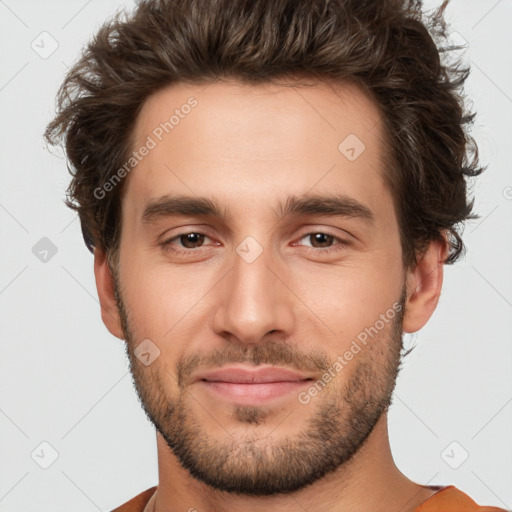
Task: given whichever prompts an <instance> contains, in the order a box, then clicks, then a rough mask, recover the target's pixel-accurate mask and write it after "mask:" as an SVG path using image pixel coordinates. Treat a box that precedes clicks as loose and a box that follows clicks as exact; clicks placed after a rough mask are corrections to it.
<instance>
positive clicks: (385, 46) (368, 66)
mask: <svg viewBox="0 0 512 512" xmlns="http://www.w3.org/2000/svg"><path fill="white" fill-rule="evenodd" d="M420 7H421V6H420V5H418V4H417V3H415V4H412V3H411V4H410V5H409V2H405V3H404V2H402V1H398V0H387V1H382V0H379V1H374V2H371V1H370V2H360V1H356V0H353V1H349V0H251V1H244V0H161V1H158V0H155V1H151V0H148V1H141V2H139V4H138V6H137V8H136V10H135V12H134V13H133V14H132V15H131V16H129V17H127V18H126V19H124V20H121V19H120V18H115V19H113V20H112V21H111V22H110V23H107V24H105V25H104V26H103V27H102V28H101V29H100V31H99V32H98V34H97V35H96V37H95V38H94V40H93V41H92V42H91V43H90V44H89V46H88V49H87V51H86V52H85V53H84V55H83V57H82V58H81V59H80V61H79V62H78V63H77V64H76V65H75V66H74V68H73V69H72V70H71V71H70V73H69V74H68V76H67V78H66V80H65V82H64V84H63V86H62V88H61V91H60V94H59V112H58V115H57V117H56V118H55V120H54V121H53V122H52V123H51V124H50V125H49V127H48V128H47V131H46V137H47V140H48V141H49V142H52V143H56V142H57V140H59V139H61V138H64V140H65V144H66V151H67V155H68V158H69V161H70V163H71V166H72V170H73V180H72V182H71V185H70V188H69V190H68V201H67V202H68V205H69V206H70V207H72V208H74V209H75V210H77V211H78V213H79V215H80V220H81V224H82V230H83V234H84V239H85V241H86V243H87V245H88V247H89V248H90V249H91V250H93V251H94V271H95V276H96V284H97V289H98V294H99V298H100V303H101V311H102V319H103V322H104V323H105V325H106V327H107V328H108V329H109V331H110V332H111V333H112V334H113V335H114V336H117V337H118V338H120V339H124V340H126V349H127V354H128V357H129V359H130V364H131V370H132V373H133V378H134V383H135V386H136V389H137V392H138V395H139V398H140V400H141V403H142V406H143V407H144V410H145V411H146V414H147V415H148V418H149V419H150V420H151V421H152V422H153V424H154V425H155V427H156V429H157V445H158V460H159V462H158V464H159V484H158V486H157V487H154V488H152V489H148V490H147V491H146V492H144V493H142V494H140V495H139V496H137V497H136V498H134V499H133V500H131V501H130V502H128V503H126V504H125V505H123V506H121V507H119V508H117V509H116V510H117V511H123V512H128V511H142V510H145V511H147V512H153V511H155V512H163V511H178V510H189V511H194V510H197V511H213V510H215V511H227V510H237V511H242V512H243V511H249V510H250V511H254V510H265V511H267V510H272V511H292V510H294V511H295V510H313V509H314V510H316V511H317V512H322V511H350V512H362V511H364V512H367V511H372V512H384V511H400V512H412V511H420V512H429V511H434V510H443V511H444V512H450V511H457V512H463V511H466V512H470V511H491V510H494V511H496V510H498V509H496V508H492V507H478V505H477V504H476V503H475V502H474V501H473V500H471V499H470V498H469V497H468V496H467V495H465V494H464V493H462V492H461V491H460V490H458V489H456V488H455V487H454V486H445V487H441V486H437V487H435V486H425V485H419V484H417V483H415V482H413V481H411V480H410V479H408V478H407V477H406V476H405V475H403V474H402V473H401V472H400V471H399V470H398V469H397V467H396V466H395V464H394V462H393V458H392V455H391V450H390V446H389V439H388V433H387V410H388V407H389V405H390V403H391V395H392V392H393V389H394V386H395V381H396V377H397V374H398V371H399V367H400V358H401V349H402V334H403V332H409V333H411V332H415V331H418V330H419V329H421V328H422V327H423V326H424V325H425V324H426V322H427V321H428V319H429V318H430V316H431V315H432V313H433V312H434V310H435V308H436V305H437V302H438V299H439V296H440V293H441V287H442V280H443V264H445V263H453V262H455V261H456V260H457V258H458V256H459V255H460V254H461V252H462V250H463V243H462V240H461V238H460V236H459V234H458V232H457V230H456V229H455V226H456V225H457V224H459V223H462V222H463V221H465V220H466V219H469V218H473V217H475V216H474V214H472V213H471V210H472V202H470V201H469V200H468V198H467V195H466V178H467V177H469V176H475V175H478V174H479V173H480V172H481V170H482V169H481V168H480V167H478V162H477V159H476V158H473V159H472V160H471V159H466V158H465V157H466V156H467V151H468V142H469V140H470V139H469V136H467V134H466V132H465V125H466V124H468V123H470V122H471V121H472V118H473V116H472V115H467V114H466V112H465V111H464V109H463V105H462V103H461V100H462V92H461V91H460V90H459V86H460V85H461V84H462V82H463V81H464V79H465V77H466V76H467V72H466V71H465V70H463V71H457V70H456V69H455V67H453V68H452V67H448V64H442V63H441V62H440V59H439V51H438V48H437V46H436V43H435V42H434V40H433V39H432V37H434V36H432V35H430V34H429V31H428V30H427V27H429V28H430V29H431V30H430V32H431V33H432V34H434V33H435V34H437V35H436V37H437V38H441V37H442V36H444V35H445V32H444V25H443V20H442V15H443V11H444V9H445V7H446V2H445V3H444V4H443V5H442V7H441V8H440V9H439V11H438V12H437V14H436V15H435V16H433V17H432V18H430V20H429V21H428V20H426V19H423V18H422V15H421V10H420Z"/></svg>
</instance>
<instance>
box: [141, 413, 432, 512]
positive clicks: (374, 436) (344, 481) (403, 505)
mask: <svg viewBox="0 0 512 512" xmlns="http://www.w3.org/2000/svg"><path fill="white" fill-rule="evenodd" d="M157 447H158V469H159V484H158V489H157V492H156V493H155V495H154V496H153V497H152V499H151V501H150V503H148V507H147V508H146V510H150V511H151V512H153V510H154V511H155V512H175V511H176V512H177V511H178V510H190V511H193V510H200V511H205V512H206V511H208V512H227V511H232V510H237V511H238V512H246V511H247V512H248V511H251V512H260V511H261V512H264V511H268V510H275V511H279V512H291V511H296V510H297V509H298V508H299V509H304V510H315V512H327V511H329V512H333V511H336V512H345V511H347V512H348V511H350V512H367V511H368V510H372V511H374V512H387V511H389V510H400V511H401V512H413V511H414V510H415V509H416V508H417V507H419V506H420V505H421V504H422V503H423V502H424V501H426V500H427V499H428V498H429V497H430V496H432V495H433V494H434V493H435V490H433V489H431V488H429V487H426V486H421V485H418V484H416V483H414V482H413V481H411V480H409V479H408V478H407V477H405V476H404V475H403V474H402V473H401V472H400V471H399V470H398V468H397V467H396V465H395V463H394V461H393V457H392V454H391V449H390V445H389V436H388V429H387V414H386V413H384V414H383V415H382V416H381V417H380V419H379V421H378V422H377V424H376V425H375V428H374V429H373V431H372V433H371V434H370V436H369V437H368V438H367V440H366V442H365V443H364V444H363V446H362V447H361V448H360V449H359V450H358V452H357V453H356V454H355V455H354V456H353V457H352V459H351V460H350V461H348V462H347V463H346V464H343V465H342V466H340V467H339V468H338V469H337V470H336V471H335V472H333V473H330V474H328V475H326V476H325V477H323V478H322V479H320V480H318V481H317V482H315V483H314V484H312V485H310V486H308V487H306V488H304V489H301V490H299V491H296V492H293V493H290V494H286V495H274V496H256V497H253V496H240V495H234V494H229V493H226V492H222V491H217V490H215V489H212V488H211V487H209V486H207V485H205V484H204V483H202V482H199V481H198V480H196V479H195V478H194V477H192V476H191V475H190V473H189V472H188V471H186V470H185V469H183V468H182V467H181V466H180V464H179V462H178V460H177V459H176V457H175V456H174V454H173V453H172V451H171V450H170V448H169V447H168V446H167V443H166V442H165V441H164V439H163V438H162V437H161V436H160V434H158V433H157Z"/></svg>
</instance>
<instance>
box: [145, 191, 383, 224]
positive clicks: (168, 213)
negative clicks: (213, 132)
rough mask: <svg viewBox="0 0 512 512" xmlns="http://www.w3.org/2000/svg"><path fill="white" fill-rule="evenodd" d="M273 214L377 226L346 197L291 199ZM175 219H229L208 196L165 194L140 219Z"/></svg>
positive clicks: (369, 213) (370, 215)
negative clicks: (343, 219)
mask: <svg viewBox="0 0 512 512" xmlns="http://www.w3.org/2000/svg"><path fill="white" fill-rule="evenodd" d="M274 212H275V213H276V215H277V216H278V217H279V218H280V219H282V218H284V217H287V216H290V215H308V214H309V215H325V216H337V217H349V218H359V219H361V220H363V221H365V222H366V223H367V224H369V225H372V226H373V225H374V224H375V215H374V214H373V212H372V210H371V209H370V208H368V206H365V205H364V204H362V203H360V202H359V201H357V200H356V199H354V198H352V197H349V196H347V195H344V194H328V195H303V196H289V197H288V198H287V199H286V201H285V202H284V203H283V202H281V203H280V204H279V205H278V207H277V208H276V209H274ZM173 216H208V217H217V218H219V219H221V220H226V211H225V209H223V208H222V207H221V205H220V203H218V202H217V201H215V200H212V199H209V198H206V197H191V196H181V195H174V196H171V195H165V196H162V197H160V198H158V199H154V200H152V201H150V202H149V203H148V204H147V205H146V207H145V208H144V212H143V213H142V217H141V220H142V223H143V224H150V223H152V222H155V221H156V220H158V219H161V218H167V217H173Z"/></svg>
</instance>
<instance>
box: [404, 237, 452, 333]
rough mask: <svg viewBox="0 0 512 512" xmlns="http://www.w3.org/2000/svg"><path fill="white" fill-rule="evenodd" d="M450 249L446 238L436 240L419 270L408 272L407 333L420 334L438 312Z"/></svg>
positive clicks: (420, 260)
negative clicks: (445, 261) (436, 311)
mask: <svg viewBox="0 0 512 512" xmlns="http://www.w3.org/2000/svg"><path fill="white" fill-rule="evenodd" d="M448 249H449V247H448V243H447V241H446V239H443V240H433V241H432V242H430V244H429V246H428V248H427V249H426V250H425V252H424V253H423V255H422V256H421V259H419V260H418V262H417V264H416V266H415V268H414V269H411V270H408V271H407V273H406V275H407V278H406V286H407V288H406V289H407V299H406V303H405V316H404V322H403V331H404V332H409V333H412V332H416V331H419V330H420V329H421V328H422V327H423V326H424V325H425V324H426V323H427V322H428V320H429V318H430V317H431V316H432V314H433V313H434V310H435V309H436V307H437V303H438V302H439V297H440V296H441V288H442V286H443V268H444V263H443V261H444V260H445V259H446V257H447V255H448Z"/></svg>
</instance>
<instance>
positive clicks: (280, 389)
mask: <svg viewBox="0 0 512 512" xmlns="http://www.w3.org/2000/svg"><path fill="white" fill-rule="evenodd" d="M312 380H313V378H312V377H311V376H310V375H305V374H302V373H299V372H296V371H294V370H291V369H289V368H282V367H276V366H265V367H257V368H255V367H251V366H246V365H239V366H229V367H223V368H218V369H215V370H211V371H207V372H202V373H199V374H197V375H196V376H195V378H194V380H193V382H194V383H197V384H198V385H199V386H201V387H202V388H204V389H205V390H206V391H207V392H208V393H210V394H211V395H213V396H215V397H216V398H221V399H224V400H228V401H231V402H235V403H237V404H240V405H259V404H263V403H266V402H268V401H270V400H274V399H277V398H280V397H284V396H286V395H290V394H291V393H293V392H296V393H298V392H299V391H300V389H301V388H303V387H305V386H307V385H309V383H310V381H312Z"/></svg>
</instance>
